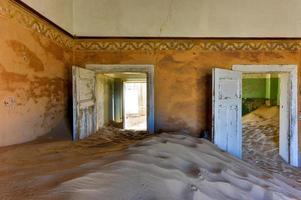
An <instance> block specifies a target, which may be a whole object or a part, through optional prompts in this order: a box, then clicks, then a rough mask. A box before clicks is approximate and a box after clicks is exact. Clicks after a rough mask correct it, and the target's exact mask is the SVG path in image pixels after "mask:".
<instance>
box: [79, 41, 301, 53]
mask: <svg viewBox="0 0 301 200" xmlns="http://www.w3.org/2000/svg"><path fill="white" fill-rule="evenodd" d="M74 50H89V51H149V52H153V51H165V50H172V51H186V50H198V51H299V50H301V42H300V41H299V40H256V39H254V40H245V39H242V40H222V39H221V40H220V39H218V40H206V39H185V40H179V39H162V40H157V39H124V40H123V39H117V40H111V39H110V40H107V39H99V40H97V39H96V40H83V39H76V41H75V44H74Z"/></svg>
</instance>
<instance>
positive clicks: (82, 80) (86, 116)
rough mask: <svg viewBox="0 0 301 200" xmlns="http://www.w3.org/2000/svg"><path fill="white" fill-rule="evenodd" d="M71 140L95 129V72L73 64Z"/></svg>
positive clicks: (81, 137) (83, 136)
mask: <svg viewBox="0 0 301 200" xmlns="http://www.w3.org/2000/svg"><path fill="white" fill-rule="evenodd" d="M72 82H73V85H72V87H73V140H78V139H83V138H85V137H87V136H89V135H90V134H92V133H94V132H95V131H96V108H95V72H94V71H91V70H88V69H84V68H80V67H76V66H73V67H72Z"/></svg>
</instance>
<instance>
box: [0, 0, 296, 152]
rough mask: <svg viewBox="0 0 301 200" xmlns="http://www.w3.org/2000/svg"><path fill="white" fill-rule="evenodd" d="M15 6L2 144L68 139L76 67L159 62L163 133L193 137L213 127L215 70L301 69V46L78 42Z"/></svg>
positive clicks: (0, 75) (3, 79)
mask: <svg viewBox="0 0 301 200" xmlns="http://www.w3.org/2000/svg"><path fill="white" fill-rule="evenodd" d="M8 2H9V1H8V0H0V25H1V29H0V115H1V116H2V117H1V121H0V127H1V131H0V146H3V145H9V144H15V143H21V142H26V141H29V140H32V139H35V138H36V137H38V136H40V135H43V134H46V133H48V132H50V131H51V129H55V128H56V127H60V128H58V129H55V130H56V131H58V132H60V134H65V132H66V131H65V130H66V127H70V126H71V115H70V114H69V113H70V112H68V109H70V107H71V96H70V93H69V92H70V90H71V75H70V66H71V65H72V64H75V65H79V66H82V67H84V66H85V64H153V65H154V66H155V120H156V121H155V123H156V124H155V125H156V130H157V131H185V132H188V133H189V134H192V135H194V136H199V133H200V132H201V131H202V130H204V129H208V130H209V129H210V121H211V119H210V118H211V115H210V113H211V98H210V96H211V88H210V87H211V70H212V68H213V67H220V68H228V69H230V68H231V66H232V65H233V64H297V65H298V66H300V64H301V63H300V62H301V61H300V56H301V54H300V52H301V41H300V40H245V39H242V40H230V39H229V40H220V39H219V40H207V39H184V40H181V39H160V40H157V39H96V40H84V39H75V40H73V39H72V38H68V36H66V35H64V34H63V33H61V32H59V31H58V30H56V29H55V28H53V27H51V26H50V25H47V23H46V22H43V21H40V20H39V19H38V18H37V17H35V16H33V15H31V14H30V13H28V12H27V11H25V10H22V9H21V8H20V7H18V6H17V7H16V6H12V5H11V3H9V5H8ZM3 8H5V9H3ZM7 8H9V9H11V10H13V11H15V12H7ZM16 10H17V11H16ZM12 13H13V14H12ZM20 16H21V17H20ZM300 71H301V70H299V72H298V73H299V76H298V77H300ZM298 95H299V102H300V100H301V99H300V92H299V94H298ZM299 105H300V103H299ZM298 107H299V108H300V106H298ZM299 113H300V110H299ZM300 125H301V124H300ZM299 132H300V131H299Z"/></svg>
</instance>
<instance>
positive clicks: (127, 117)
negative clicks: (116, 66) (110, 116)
mask: <svg viewBox="0 0 301 200" xmlns="http://www.w3.org/2000/svg"><path fill="white" fill-rule="evenodd" d="M123 86H124V87H123V99H124V103H123V105H124V117H123V119H124V129H129V130H146V128H147V126H146V124H147V123H146V114H147V107H146V97H147V92H146V80H141V81H140V82H138V81H137V80H136V81H134V80H132V81H125V82H124V85H123Z"/></svg>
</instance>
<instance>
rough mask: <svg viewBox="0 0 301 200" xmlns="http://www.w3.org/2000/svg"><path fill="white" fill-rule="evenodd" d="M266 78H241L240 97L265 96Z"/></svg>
mask: <svg viewBox="0 0 301 200" xmlns="http://www.w3.org/2000/svg"><path fill="white" fill-rule="evenodd" d="M266 82H267V80H266V78H244V79H242V98H243V99H248V98H252V99H253V98H259V99H261V98H266Z"/></svg>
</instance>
